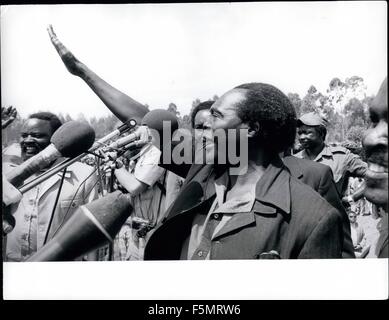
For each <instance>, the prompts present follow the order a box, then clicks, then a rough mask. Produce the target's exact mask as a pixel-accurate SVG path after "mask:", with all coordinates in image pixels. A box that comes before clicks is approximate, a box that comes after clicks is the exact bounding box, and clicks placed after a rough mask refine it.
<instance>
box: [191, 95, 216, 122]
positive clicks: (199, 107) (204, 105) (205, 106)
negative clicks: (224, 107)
mask: <svg viewBox="0 0 389 320" xmlns="http://www.w3.org/2000/svg"><path fill="white" fill-rule="evenodd" d="M214 103H215V101H212V100H210V101H204V102H201V103H199V104H198V105H197V106H196V107H194V109H193V110H192V113H191V114H190V124H191V126H192V128H194V126H195V118H196V114H197V113H198V112H199V111H201V110H209V109H211V107H212V105H213V104H214Z"/></svg>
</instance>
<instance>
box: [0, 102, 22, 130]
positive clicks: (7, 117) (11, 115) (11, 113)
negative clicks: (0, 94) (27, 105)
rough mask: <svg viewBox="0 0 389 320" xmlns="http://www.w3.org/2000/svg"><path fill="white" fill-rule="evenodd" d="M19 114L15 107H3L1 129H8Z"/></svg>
mask: <svg viewBox="0 0 389 320" xmlns="http://www.w3.org/2000/svg"><path fill="white" fill-rule="evenodd" d="M17 114H18V112H17V111H16V109H15V108H14V107H13V106H9V107H8V108H5V107H1V129H5V128H6V127H8V126H9V125H10V124H11V123H12V122H13V121H14V120H15V119H16V116H17Z"/></svg>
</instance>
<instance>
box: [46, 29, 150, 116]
mask: <svg viewBox="0 0 389 320" xmlns="http://www.w3.org/2000/svg"><path fill="white" fill-rule="evenodd" d="M47 31H48V33H49V36H50V40H51V42H52V44H53V45H54V47H55V49H56V50H57V52H58V54H59V56H60V57H61V59H62V61H63V63H64V64H65V66H66V68H67V69H68V71H69V72H70V73H71V74H73V75H75V76H78V77H80V78H81V79H83V80H84V81H85V82H86V84H87V85H88V86H89V87H90V88H91V89H92V90H93V92H94V93H96V95H97V96H98V97H99V98H100V99H101V100H102V101H103V103H104V104H105V105H106V106H107V107H108V109H109V110H111V112H112V113H113V114H114V115H115V116H117V117H118V118H119V119H120V120H121V121H123V122H125V121H127V120H129V119H131V118H133V119H135V120H136V121H138V122H140V120H141V119H142V118H143V116H144V115H145V114H146V113H147V112H148V109H147V108H146V107H145V106H144V105H142V104H141V103H139V102H137V101H135V100H134V99H132V98H130V97H129V96H127V95H126V94H124V93H123V92H121V91H119V90H117V89H115V88H114V87H112V86H111V85H110V84H109V83H107V82H106V81H104V80H103V79H101V78H100V77H99V76H98V75H97V74H95V73H94V72H93V71H92V70H90V69H89V68H88V67H87V66H86V65H85V64H84V63H82V62H80V61H79V60H78V59H77V58H76V57H75V56H74V55H73V53H71V52H70V51H69V50H68V49H67V48H66V47H65V46H64V45H63V44H62V42H61V41H59V40H58V37H57V35H56V34H55V32H54V30H53V27H52V26H51V25H50V26H49V27H48V28H47Z"/></svg>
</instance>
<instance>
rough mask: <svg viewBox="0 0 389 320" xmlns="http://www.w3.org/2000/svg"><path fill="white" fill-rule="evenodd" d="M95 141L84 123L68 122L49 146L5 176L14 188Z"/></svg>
mask: <svg viewBox="0 0 389 320" xmlns="http://www.w3.org/2000/svg"><path fill="white" fill-rule="evenodd" d="M94 140H95V131H94V130H93V129H92V127H91V126H89V125H88V124H86V123H83V122H78V121H69V122H66V123H64V124H63V125H62V126H61V127H59V128H58V129H57V130H56V131H55V132H54V134H53V135H52V137H51V139H50V142H51V143H50V144H49V145H48V146H47V147H46V148H45V149H43V150H42V151H41V152H39V153H38V154H36V155H35V156H33V157H31V158H30V159H28V160H26V161H25V162H23V163H22V164H21V165H19V166H17V167H16V168H15V169H13V170H12V171H11V172H9V173H8V174H7V175H6V178H7V180H8V181H9V182H10V183H11V184H12V185H14V186H15V187H17V186H20V185H21V184H22V183H23V181H24V180H25V179H27V178H28V177H30V176H31V175H33V174H34V173H36V172H38V171H39V170H41V169H43V168H45V167H47V166H48V165H50V164H51V163H52V162H53V161H55V160H56V159H58V158H60V157H69V158H73V157H76V156H78V155H79V154H81V153H83V152H85V151H87V150H88V148H90V147H91V146H92V144H93V142H94Z"/></svg>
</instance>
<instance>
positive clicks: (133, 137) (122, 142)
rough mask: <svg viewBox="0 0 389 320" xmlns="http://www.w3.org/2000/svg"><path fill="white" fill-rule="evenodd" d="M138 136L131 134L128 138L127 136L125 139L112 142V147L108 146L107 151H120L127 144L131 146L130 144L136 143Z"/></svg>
mask: <svg viewBox="0 0 389 320" xmlns="http://www.w3.org/2000/svg"><path fill="white" fill-rule="evenodd" d="M138 137H139V136H138V134H137V133H136V132H134V133H130V134H129V135H128V136H125V137H123V138H120V139H118V140H116V141H114V142H112V143H111V144H110V145H108V147H107V149H118V148H121V147H123V146H125V145H126V144H129V143H130V142H133V141H135V140H136V139H137V138H138Z"/></svg>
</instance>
